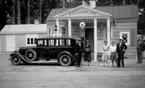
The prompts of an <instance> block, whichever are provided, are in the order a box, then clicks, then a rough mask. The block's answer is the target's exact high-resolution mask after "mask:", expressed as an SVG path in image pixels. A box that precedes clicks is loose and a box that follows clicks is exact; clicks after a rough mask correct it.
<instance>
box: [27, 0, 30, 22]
mask: <svg viewBox="0 0 145 88" xmlns="http://www.w3.org/2000/svg"><path fill="white" fill-rule="evenodd" d="M27 23H28V24H30V0H28V18H27Z"/></svg>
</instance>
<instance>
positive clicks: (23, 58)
mask: <svg viewBox="0 0 145 88" xmlns="http://www.w3.org/2000/svg"><path fill="white" fill-rule="evenodd" d="M13 55H17V56H19V57H20V58H21V59H22V60H24V61H25V62H28V61H27V60H26V59H25V57H24V56H23V55H21V54H20V53H19V52H16V51H15V52H13V53H11V54H10V56H13ZM10 59H11V58H10ZM28 63H29V62H28Z"/></svg>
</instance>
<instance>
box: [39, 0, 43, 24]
mask: <svg viewBox="0 0 145 88" xmlns="http://www.w3.org/2000/svg"><path fill="white" fill-rule="evenodd" d="M42 5H43V0H40V6H39V12H40V13H39V22H40V24H41V22H42Z"/></svg>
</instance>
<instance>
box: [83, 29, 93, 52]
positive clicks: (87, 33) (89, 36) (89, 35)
mask: <svg viewBox="0 0 145 88" xmlns="http://www.w3.org/2000/svg"><path fill="white" fill-rule="evenodd" d="M85 39H88V40H89V41H90V44H91V52H92V53H94V29H93V28H85Z"/></svg>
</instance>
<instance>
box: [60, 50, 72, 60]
mask: <svg viewBox="0 0 145 88" xmlns="http://www.w3.org/2000/svg"><path fill="white" fill-rule="evenodd" d="M62 54H68V55H69V56H71V58H72V60H74V57H73V56H72V54H71V53H70V52H69V51H62V52H61V53H60V54H59V55H58V60H59V57H60V56H61V55H62Z"/></svg>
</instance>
